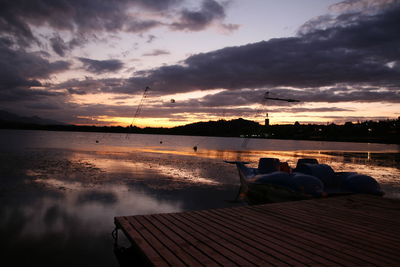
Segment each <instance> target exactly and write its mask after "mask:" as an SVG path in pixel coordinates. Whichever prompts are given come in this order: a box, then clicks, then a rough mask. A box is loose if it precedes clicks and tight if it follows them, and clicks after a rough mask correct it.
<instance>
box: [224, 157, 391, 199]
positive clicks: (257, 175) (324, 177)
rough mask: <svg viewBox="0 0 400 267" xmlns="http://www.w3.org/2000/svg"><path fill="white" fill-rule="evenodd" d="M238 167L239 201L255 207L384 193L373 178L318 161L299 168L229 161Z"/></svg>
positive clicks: (301, 162) (276, 162) (272, 161)
mask: <svg viewBox="0 0 400 267" xmlns="http://www.w3.org/2000/svg"><path fill="white" fill-rule="evenodd" d="M226 162H227V163H231V164H235V165H236V166H237V169H238V172H239V178H240V184H241V186H240V190H239V193H238V196H237V199H239V198H244V199H245V200H247V201H248V202H249V203H251V204H258V203H267V202H283V201H291V200H301V199H311V198H319V197H332V196H338V195H346V194H372V195H378V196H382V195H383V194H384V193H383V191H382V190H381V188H380V185H379V183H378V182H377V181H376V180H375V179H374V178H372V177H371V176H367V175H363V174H359V173H356V172H335V171H334V170H333V169H332V168H331V167H330V166H329V165H326V164H320V163H318V161H317V160H316V159H299V160H298V162H297V165H296V168H294V169H292V168H290V167H289V165H288V163H287V162H280V160H279V159H276V158H260V160H259V163H258V167H257V168H249V167H247V166H246V164H248V162H242V161H226Z"/></svg>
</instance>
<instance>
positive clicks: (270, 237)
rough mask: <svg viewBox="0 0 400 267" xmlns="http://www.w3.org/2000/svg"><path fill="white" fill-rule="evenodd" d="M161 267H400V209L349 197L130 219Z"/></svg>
mask: <svg viewBox="0 0 400 267" xmlns="http://www.w3.org/2000/svg"><path fill="white" fill-rule="evenodd" d="M115 225H116V227H117V229H121V230H122V231H123V232H124V233H125V235H126V236H127V238H128V239H129V240H130V242H131V243H132V245H133V246H135V247H136V248H137V249H138V250H139V251H141V253H143V255H144V257H145V258H146V259H147V260H148V262H149V263H151V264H152V265H155V266H221V265H223V266H238V265H239V266H285V265H295V266H301V265H325V266H339V265H342V266H343V265H346V266H350V265H351V266H365V265H378V266H400V201H398V200H391V199H385V198H381V197H374V196H366V195H353V196H345V197H336V198H327V199H316V200H305V201H296V202H285V203H277V204H265V205H259V206H245V207H237V208H225V209H215V210H204V211H189V212H182V213H169V214H156V215H139V216H122V217H116V218H115Z"/></svg>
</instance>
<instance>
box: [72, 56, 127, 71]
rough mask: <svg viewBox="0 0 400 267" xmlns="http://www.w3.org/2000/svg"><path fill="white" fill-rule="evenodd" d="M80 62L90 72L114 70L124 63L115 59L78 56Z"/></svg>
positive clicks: (120, 67)
mask: <svg viewBox="0 0 400 267" xmlns="http://www.w3.org/2000/svg"><path fill="white" fill-rule="evenodd" d="M78 59H79V60H80V61H81V62H82V63H83V66H84V68H85V69H86V70H87V71H89V72H92V73H96V74H101V73H106V72H116V71H118V70H120V69H122V67H123V66H124V64H123V63H122V62H121V61H120V60H117V59H108V60H94V59H90V58H83V57H80V58H78Z"/></svg>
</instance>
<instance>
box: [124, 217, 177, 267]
mask: <svg viewBox="0 0 400 267" xmlns="http://www.w3.org/2000/svg"><path fill="white" fill-rule="evenodd" d="M127 219H128V221H129V223H130V224H131V225H132V226H133V227H135V229H137V231H138V232H140V233H141V235H142V237H143V239H145V240H146V241H147V242H148V243H149V244H151V246H152V247H153V248H154V249H155V250H156V251H157V252H158V253H159V254H160V255H161V257H162V258H163V259H164V260H165V261H166V262H167V263H168V265H172V266H185V263H184V262H182V260H181V259H179V258H178V257H176V256H175V255H174V254H173V253H172V252H171V251H170V250H169V249H168V247H166V246H165V245H164V244H163V243H162V242H161V241H160V240H158V238H157V237H156V236H154V235H153V233H152V232H151V230H149V229H147V228H146V227H145V226H144V225H142V224H141V223H140V222H139V221H138V220H137V218H136V216H131V217H128V218H127Z"/></svg>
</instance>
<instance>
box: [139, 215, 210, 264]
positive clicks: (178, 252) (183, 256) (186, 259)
mask: <svg viewBox="0 0 400 267" xmlns="http://www.w3.org/2000/svg"><path fill="white" fill-rule="evenodd" d="M148 217H149V216H135V218H136V220H137V221H138V222H139V223H141V224H142V225H143V226H144V227H145V228H146V229H147V230H149V231H150V232H151V233H152V234H153V235H154V236H156V237H157V239H158V240H159V241H160V242H161V243H162V244H163V245H164V246H165V247H167V248H168V249H169V250H170V251H171V252H172V253H173V254H174V255H175V256H176V257H177V258H179V259H180V261H182V262H183V263H184V264H185V265H191V266H193V265H202V264H201V262H199V261H197V260H196V259H195V258H193V257H192V256H191V255H190V254H188V253H187V252H186V251H184V250H183V249H181V247H182V245H185V244H184V243H181V244H180V246H178V245H177V244H176V241H175V240H176V236H173V237H172V238H170V237H169V235H170V234H171V233H170V231H169V230H167V229H165V227H161V228H162V229H163V230H164V231H161V230H160V229H159V228H157V227H156V226H155V225H154V223H153V222H152V221H153V220H151V219H150V218H148Z"/></svg>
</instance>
